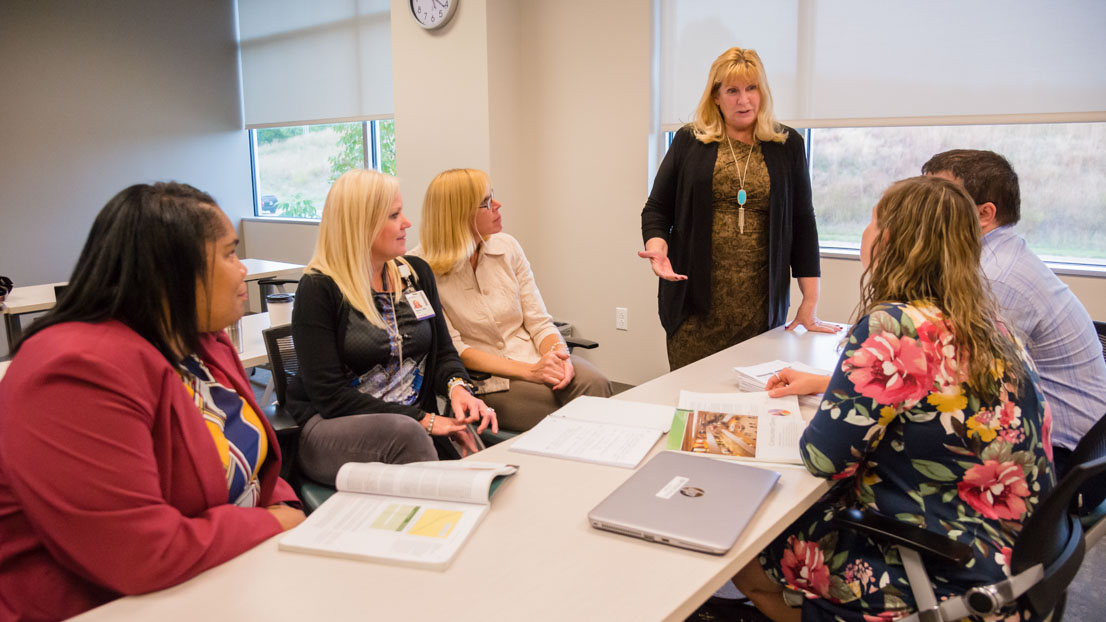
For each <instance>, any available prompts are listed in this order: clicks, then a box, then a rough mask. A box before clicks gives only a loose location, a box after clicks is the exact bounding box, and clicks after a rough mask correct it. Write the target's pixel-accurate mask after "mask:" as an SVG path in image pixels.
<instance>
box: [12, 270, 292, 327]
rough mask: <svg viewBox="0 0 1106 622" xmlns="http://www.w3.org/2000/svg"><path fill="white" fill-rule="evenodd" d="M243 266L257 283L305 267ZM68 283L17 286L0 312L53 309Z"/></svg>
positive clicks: (288, 274) (249, 277) (290, 276)
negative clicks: (56, 289) (57, 289)
mask: <svg viewBox="0 0 1106 622" xmlns="http://www.w3.org/2000/svg"><path fill="white" fill-rule="evenodd" d="M242 265H244V266H246V280H247V281H257V280H259V279H266V278H269V277H273V276H287V277H289V278H298V277H299V275H300V274H301V273H302V271H303V269H304V267H305V266H302V265H300V264H295V263H284V262H283V261H269V260H267V259H243V260H242ZM65 284H66V282H65V281H62V282H60V283H47V284H45V285H28V286H23V287H21V286H19V285H16V287H15V288H14V289H12V291H11V293H10V294H8V298H7V300H5V301H4V306H3V308H2V309H0V312H2V313H5V314H10V315H20V314H23V313H34V312H36V311H46V310H49V309H53V308H54V305H55V304H56V302H57V301H56V300H55V299H54V287H55V286H57V285H65Z"/></svg>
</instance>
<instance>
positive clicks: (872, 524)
mask: <svg viewBox="0 0 1106 622" xmlns="http://www.w3.org/2000/svg"><path fill="white" fill-rule="evenodd" d="M833 520H834V522H836V523H837V524H838V525H842V526H847V527H850V528H852V529H855V530H856V531H859V532H862V533H865V534H868V535H869V536H871V537H873V538H875V539H877V540H883V541H885V542H889V543H891V544H896V545H899V546H905V547H907V548H910V549H914V550H915V551H918V552H919V553H921V554H923V555H932V556H936V557H940V558H942V559H945V560H948V561H951V562H954V563H957V564H964V563H967V561H968V560H969V559H971V558H972V550H971V548H970V547H969V546H968V545H966V544H964V543H963V542H957V541H956V540H950V539H948V538H946V537H944V536H942V535H939V534H936V533H933V532H932V531H927V530H925V529H922V528H921V527H918V526H916V525H911V524H909V523H904V522H902V521H898V520H895V519H893V518H888V517H886V516H883V515H881V514H877V513H876V512H874V511H872V510H868V509H864V510H858V509H855V508H849V509H847V510H844V511H841V512H838V513H837V515H836V516H835V517H834V519H833Z"/></svg>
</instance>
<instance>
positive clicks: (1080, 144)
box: [807, 123, 1106, 266]
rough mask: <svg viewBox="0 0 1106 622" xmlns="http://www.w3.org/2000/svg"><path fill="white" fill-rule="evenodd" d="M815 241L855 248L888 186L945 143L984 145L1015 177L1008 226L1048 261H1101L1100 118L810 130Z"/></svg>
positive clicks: (1104, 152) (1103, 183) (1103, 165)
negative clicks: (1016, 205) (1014, 217)
mask: <svg viewBox="0 0 1106 622" xmlns="http://www.w3.org/2000/svg"><path fill="white" fill-rule="evenodd" d="M807 142H808V154H809V157H810V169H811V173H810V181H811V185H812V187H813V194H814V207H815V210H816V211H817V214H818V236H819V239H820V241H821V244H822V246H823V247H827V246H829V247H838V248H859V247H860V234H861V232H862V231H863V230H864V227H865V226H866V225H867V224H868V221H869V220H870V219H871V215H872V207H873V206H874V205H875V204H876V202H877V201H878V200H879V197H880V196H881V195H882V194H883V191H884V190H886V189H887V187H888V186H890V185H891V183H892V182H894V181H897V180H899V179H903V178H906V177H913V176H915V175H919V174H920V173H921V168H922V164H924V163H925V162H926V160H928V159H929V158H930V157H931V156H933V155H934V154H937V153H940V152H942V151H947V150H949V149H960V148H966V149H989V150H991V151H995V152H997V153H999V154H1002V155H1003V156H1005V157H1006V159H1008V160H1009V161H1010V164H1011V165H1013V167H1014V170H1015V171H1016V172H1017V173H1018V180H1019V184H1020V186H1021V200H1022V203H1021V220H1020V221H1019V222H1018V224H1017V225H1016V230H1017V231H1018V233H1020V234H1021V235H1022V236H1024V237H1025V239H1026V241H1027V242H1028V243H1029V246H1030V248H1032V249H1033V251H1034V252H1035V253H1037V254H1038V255H1040V256H1041V257H1043V258H1045V259H1046V260H1050V261H1057V262H1067V263H1081V264H1095V265H1102V266H1106V178H1104V177H1103V175H1102V171H1103V170H1106V123H1055V124H1026V125H962V126H931V127H850V128H819V129H812V130H809V133H808V138H807Z"/></svg>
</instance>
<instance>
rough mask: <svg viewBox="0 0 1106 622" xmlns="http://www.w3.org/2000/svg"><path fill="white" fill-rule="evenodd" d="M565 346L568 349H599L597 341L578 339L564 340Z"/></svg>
mask: <svg viewBox="0 0 1106 622" xmlns="http://www.w3.org/2000/svg"><path fill="white" fill-rule="evenodd" d="M565 345H567V346H568V349H569V350H571V349H572V348H583V349H585V350H594V349H595V348H598V347H599V342H598V341H592V340H591V339H581V338H579V337H568V338H566V339H565Z"/></svg>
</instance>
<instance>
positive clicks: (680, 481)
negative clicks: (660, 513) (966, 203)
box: [657, 475, 691, 499]
mask: <svg viewBox="0 0 1106 622" xmlns="http://www.w3.org/2000/svg"><path fill="white" fill-rule="evenodd" d="M689 481H691V480H689V479H688V478H686V477H681V476H679V475H677V476H676V477H673V478H672V481H670V482H668V483H667V484H665V485H664V488H661V489H660V491H659V492H657V496H658V497H660V498H661V499H671V498H672V495H674V494H676V493H677V492H679V490H680V489H681V488H683V487H684V484H686V483H688V482H689Z"/></svg>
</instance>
